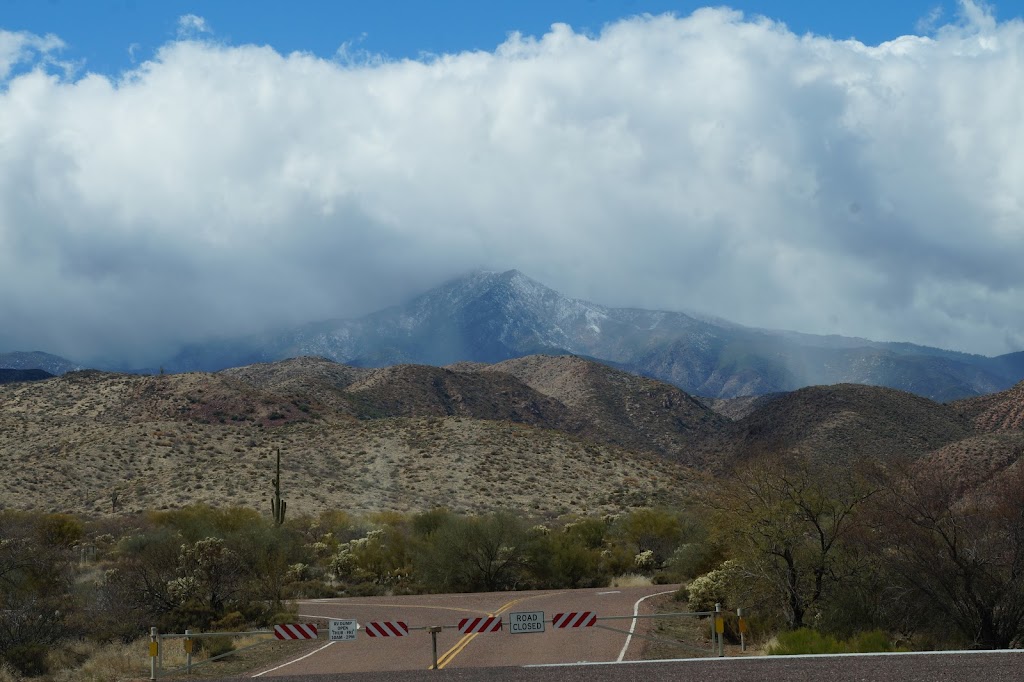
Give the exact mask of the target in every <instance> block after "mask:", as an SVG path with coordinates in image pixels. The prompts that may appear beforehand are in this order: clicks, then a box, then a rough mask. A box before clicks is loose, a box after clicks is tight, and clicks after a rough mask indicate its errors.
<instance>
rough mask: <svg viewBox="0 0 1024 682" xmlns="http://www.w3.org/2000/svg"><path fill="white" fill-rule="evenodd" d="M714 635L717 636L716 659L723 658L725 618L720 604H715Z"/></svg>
mask: <svg viewBox="0 0 1024 682" xmlns="http://www.w3.org/2000/svg"><path fill="white" fill-rule="evenodd" d="M715 634H717V635H718V657H719V658H722V657H723V656H725V617H724V616H723V615H722V605H721V604H715Z"/></svg>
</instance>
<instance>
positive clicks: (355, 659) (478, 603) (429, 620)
mask: <svg viewBox="0 0 1024 682" xmlns="http://www.w3.org/2000/svg"><path fill="white" fill-rule="evenodd" d="M671 590H672V586H665V585H657V586H647V587H629V588H618V589H617V588H601V589H588V590H548V591H533V592H498V593H483V594H457V595H415V596H412V595H410V596H399V597H367V598H348V599H318V600H311V601H300V602H299V605H298V606H299V613H300V615H301V617H300V620H311V619H354V620H357V621H359V623H360V624H361V626H362V625H364V624H365V623H368V622H370V621H402V622H404V623H406V624H407V625H408V626H409V627H410V632H409V634H408V635H406V636H404V637H387V638H383V637H377V638H371V637H368V636H367V635H366V632H365V630H360V631H359V634H358V636H357V639H356V641H354V642H335V643H330V642H328V641H326V633H325V635H324V636H322V638H323V639H324V646H322V647H318V648H317V649H316V650H314V651H313V652H312V653H310V654H308V655H305V656H303V657H301V658H297V660H294V661H282V663H281V664H278V665H277V666H271V667H270V668H268V669H266V670H261V671H255V672H254V675H253V676H259V677H261V678H279V677H286V676H295V675H325V674H334V673H356V672H371V671H372V672H394V671H402V670H409V671H424V670H427V669H429V668H430V667H431V665H432V664H433V650H432V642H431V635H430V634H429V633H428V632H427V631H426V630H424V629H417V628H426V627H430V626H443V627H444V629H443V630H442V631H441V632H440V633H438V635H437V654H438V667H439V668H440V669H441V670H455V669H463V668H478V667H498V666H521V665H531V664H546V663H576V662H584V661H587V662H595V661H603V662H613V661H616V660H632V659H635V658H638V657H639V649H640V646H639V642H637V640H636V639H635V638H634V639H633V640H632V643H631V644H630V645H629V646H628V647H627V646H626V644H627V640H628V639H629V637H628V635H627V633H628V632H629V631H630V628H631V625H632V624H633V621H632V620H630V619H629V618H623V619H622V620H611V621H604V620H602V621H599V623H598V625H599V627H589V628H576V629H570V628H566V629H555V628H553V627H552V625H551V623H547V624H546V631H545V632H543V633H530V634H510V633H509V632H508V631H507V630H505V631H502V632H496V633H486V634H470V635H462V634H460V633H459V632H458V630H457V629H456V627H455V626H456V625H457V623H458V622H459V620H460V619H462V618H467V617H476V616H487V615H496V616H503V619H504V620H505V622H506V624H507V621H508V615H507V614H508V613H510V612H516V611H533V612H535V611H543V612H544V617H545V619H547V620H550V619H551V617H552V616H554V615H555V614H556V613H563V612H582V611H591V612H593V613H596V614H597V615H598V616H600V617H602V618H603V617H607V616H619V617H626V616H632V615H633V612H634V607H635V606H636V605H637V604H638V603H639V608H640V610H641V613H644V612H645V610H644V607H645V606H646V605H647V602H645V601H644V599H645V598H646V597H649V596H651V595H655V594H659V593H664V592H666V591H671ZM636 623H637V626H636V627H637V634H643V633H644V632H645V631H646V629H647V625H648V623H647V621H644V620H642V619H641V620H639V621H636ZM282 664H283V665H282Z"/></svg>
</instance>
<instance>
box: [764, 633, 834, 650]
mask: <svg viewBox="0 0 1024 682" xmlns="http://www.w3.org/2000/svg"><path fill="white" fill-rule="evenodd" d="M765 653H767V654H768V655H769V656H792V655H797V654H841V653H844V649H843V647H842V645H840V644H839V642H837V641H836V638H835V637H832V636H831V635H824V634H822V633H820V632H818V631H817V630H812V629H810V628H800V629H799V630H790V631H789V632H781V633H779V634H778V635H776V636H775V639H773V640H772V641H771V642H769V643H768V645H767V646H766V647H765Z"/></svg>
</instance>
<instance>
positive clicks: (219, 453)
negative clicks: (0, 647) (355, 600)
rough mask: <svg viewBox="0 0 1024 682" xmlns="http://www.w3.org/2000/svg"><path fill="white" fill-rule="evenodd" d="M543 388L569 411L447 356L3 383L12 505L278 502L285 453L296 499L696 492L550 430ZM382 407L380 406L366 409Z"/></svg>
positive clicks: (453, 504) (377, 502)
mask: <svg viewBox="0 0 1024 682" xmlns="http://www.w3.org/2000/svg"><path fill="white" fill-rule="evenodd" d="M424 372H425V374H424ZM374 376H376V381H372V380H371V379H372V378H373V377H374ZM438 377H440V378H441V379H445V380H446V381H447V382H448V383H447V386H445V382H444V381H442V382H441V386H440V387H439V386H437V385H435V384H434V383H433V380H434V379H437V378H438ZM419 379H422V380H424V381H425V382H426V383H425V384H420V383H417V381H416V380H419ZM350 380H351V381H350ZM483 383H485V384H486V385H483ZM307 387H308V388H307ZM349 389H351V390H349ZM456 389H457V391H456ZM503 391H504V392H503ZM456 393H457V395H459V396H462V398H463V401H462V407H460V408H456V407H454V406H455V405H457V404H458V402H457V401H454V400H453V396H454V395H456ZM439 396H447V398H446V399H445V400H440V398H439ZM524 401H525V403H524ZM538 401H539V402H540V403H543V404H544V406H545V409H547V410H549V411H550V412H551V413H552V414H553V415H555V417H552V418H551V419H552V420H556V419H557V415H559V414H564V413H565V411H566V408H565V407H564V406H561V405H560V404H559V403H556V402H555V401H552V400H551V399H549V398H545V397H544V396H541V395H539V394H537V393H536V392H534V391H532V390H531V389H529V388H528V387H526V386H524V385H523V384H521V383H518V382H514V381H513V380H512V379H511V377H509V376H508V375H500V374H488V375H483V376H481V377H472V376H470V377H467V376H463V375H460V374H458V373H454V372H448V371H446V370H436V369H434V368H426V369H424V368H417V367H411V368H389V369H385V370H378V371H376V372H366V371H364V370H354V371H352V370H351V368H344V366H341V365H336V364H335V363H331V362H328V361H324V360H311V359H300V360H293V361H286V362H283V363H277V364H275V365H266V366H254V367H252V368H245V369H243V370H230V371H226V372H222V373H218V374H203V373H189V374H180V375H166V376H155V377H141V376H132V375H120V374H110V373H101V372H92V371H89V372H76V373H71V374H68V375H66V376H64V377H61V378H55V379H51V380H48V381H43V382H38V383H32V384H12V385H7V386H4V387H2V390H0V463H2V464H3V466H4V470H5V471H7V472H8V475H7V476H6V477H5V478H4V479H3V481H2V482H0V490H2V498H3V505H4V506H5V507H13V508H23V509H41V510H51V511H69V512H86V513H94V512H95V513H109V512H123V511H139V510H143V509H163V508H175V507H180V506H184V505H186V504H192V503H197V502H202V503H208V504H212V505H221V506H227V505H243V506H251V507H255V508H257V509H262V508H263V507H264V506H266V505H268V504H269V502H268V495H269V491H270V478H271V475H272V466H273V451H274V450H275V449H277V448H280V450H281V452H282V460H283V469H284V470H283V472H282V479H283V486H284V491H285V492H284V494H285V497H286V498H287V499H288V500H289V506H290V509H292V510H293V511H296V512H302V511H308V512H315V511H319V510H322V509H347V510H350V511H353V512H369V511H378V510H387V509H394V510H399V511H413V510H424V509H430V508H432V507H434V506H447V507H449V508H451V509H453V510H456V511H486V510H491V509H498V508H513V509H528V510H531V511H533V512H535V513H537V514H541V515H543V514H551V515H557V514H561V513H566V512H569V511H588V512H591V511H602V510H604V511H613V510H616V509H619V508H624V507H630V506H640V505H643V504H646V503H656V502H659V501H660V502H664V503H666V504H671V503H673V502H678V501H679V500H680V499H681V497H682V496H684V495H685V494H686V492H687V490H688V489H689V487H690V485H691V482H692V480H693V477H694V474H693V472H691V471H689V470H688V469H686V468H683V467H680V466H678V465H677V464H675V463H673V462H670V461H667V460H665V459H663V458H660V457H657V456H656V455H654V454H651V453H646V452H629V451H626V450H624V449H622V448H620V447H616V446H614V445H609V444H598V443H593V442H590V441H587V440H584V439H581V438H579V437H577V436H575V435H573V434H570V433H565V432H561V431H557V430H554V429H550V428H542V426H543V424H541V426H538V425H535V424H534V423H531V422H544V421H545V419H536V418H535V415H534V414H533V413H532V412H531V411H530V410H529V409H524V405H526V406H529V405H530V404H532V403H534V402H538ZM449 407H450V408H452V409H453V411H454V412H455V414H450V413H449V412H447V411H446V410H447V408H449ZM368 412H369V413H371V414H370V415H369V416H374V417H375V418H363V419H359V418H357V417H358V416H364V417H366V416H368V415H367V413H368ZM393 414H394V415H398V416H392V415H393ZM413 414H415V415H418V416H415V417H413V416H403V415H413ZM487 417H491V418H487ZM520 417H522V418H521V419H520Z"/></svg>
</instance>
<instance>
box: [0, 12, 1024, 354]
mask: <svg viewBox="0 0 1024 682" xmlns="http://www.w3.org/2000/svg"><path fill="white" fill-rule="evenodd" d="M731 4H732V8H733V9H729V8H726V7H712V8H705V7H702V6H701V5H700V4H699V3H696V2H683V1H679V2H651V3H641V2H625V1H610V0H609V1H607V2H602V1H599V0H593V1H583V0H570V1H568V2H557V3H556V2H517V3H485V2H479V1H477V2H468V1H466V2H461V1H460V2H363V3H354V2H340V1H339V2H323V3H319V2H318V3H312V2H302V1H301V0H296V1H293V2H288V3H284V2H280V3H276V2H275V3H271V2H266V1H261V0H251V1H249V2H205V3H202V2H192V3H185V2H177V1H173V0H166V1H156V0H154V1H152V2H149V1H143V0H94V1H93V2H84V1H82V2H77V1H75V2H73V1H71V0H0V121H2V124H0V292H4V293H5V294H6V295H2V296H0V320H2V321H3V324H2V325H0V351H12V350H44V351H48V352H52V353H56V354H59V355H63V356H65V357H68V358H71V359H73V360H76V361H79V362H83V363H90V362H102V361H105V360H114V361H117V362H119V363H124V364H128V365H136V366H158V365H159V364H160V363H161V362H163V361H165V360H166V358H167V357H169V356H171V355H173V354H174V353H175V352H176V351H177V349H178V348H179V347H180V345H181V344H184V343H189V342H195V341H202V340H206V339H211V338H218V337H230V336H233V335H240V334H250V333H260V332H262V331H264V330H267V329H272V328H275V327H279V326H281V325H291V324H299V323H305V322H310V321H316V320H326V319H331V318H339V317H353V316H359V315H363V314H366V313H369V312H372V311H375V310H378V309H380V308H383V307H386V306H389V305H394V304H397V303H401V302H403V301H405V300H408V299H409V298H410V297H412V296H414V295H417V294H419V293H422V292H423V291H425V290H426V289H428V288H430V287H432V286H436V285H438V284H440V283H441V282H443V281H445V280H447V279H450V278H453V277H457V276H460V275H462V274H465V273H466V272H468V271H470V270H474V269H478V268H484V269H489V270H495V271H504V270H509V269H518V270H520V271H522V272H523V273H525V274H526V275H528V276H530V277H532V278H534V279H536V280H539V281H540V282H542V283H544V284H547V285H548V286H550V287H552V288H554V289H556V290H558V291H560V292H562V293H564V294H566V295H569V296H572V297H576V298H580V299H584V300H588V301H592V302H595V303H599V304H604V305H610V306H634V307H644V308H649V309H662V310H690V311H697V312H702V313H706V314H711V315H716V316H719V317H722V318H725V319H729V320H732V321H734V322H738V323H741V324H746V325H751V326H757V327H766V328H775V329H791V330H796V331H802V332H809V333H818V334H842V335H846V336H859V337H866V338H871V339H876V340H880V341H910V342H915V343H919V344H924V345H929V346H938V347H943V348H949V349H955V350H963V351H969V352H975V353H984V354H987V355H996V354H1000V353H1006V352H1014V351H1020V350H1024V268H1022V267H1021V265H1020V264H1021V263H1024V193H1022V192H1021V187H1024V154H1021V153H1020V150H1021V149H1024V108H1022V107H1024V104H1022V103H1024V19H1022V18H1021V15H1022V4H1021V2H1006V1H1004V2H997V3H995V4H988V3H985V2H981V1H980V0H959V1H958V2H955V3H954V2H949V1H946V0H943V1H941V2H925V1H920V2H919V1H917V0H906V1H900V2H896V1H889V2H882V1H880V0H863V1H861V2H856V3H854V2H842V3H840V2H795V1H794V2H782V1H777V2H768V1H767V0H764V1H762V2H757V1H756V0H736V1H735V2H733V3H731ZM665 12H669V14H665ZM762 16H765V17H767V19H762V18H759V17H762ZM515 32H518V34H517V33H515ZM850 38H856V40H850ZM339 50H340V51H339ZM11 292H15V293H11Z"/></svg>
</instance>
